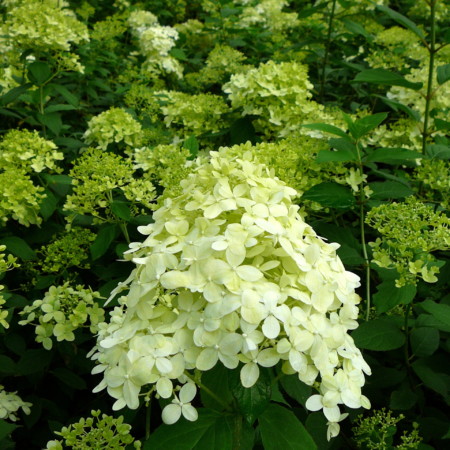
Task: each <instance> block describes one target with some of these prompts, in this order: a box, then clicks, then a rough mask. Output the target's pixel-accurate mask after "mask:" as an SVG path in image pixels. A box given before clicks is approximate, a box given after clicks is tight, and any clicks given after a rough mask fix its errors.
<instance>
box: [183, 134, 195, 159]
mask: <svg viewBox="0 0 450 450" xmlns="http://www.w3.org/2000/svg"><path fill="white" fill-rule="evenodd" d="M183 147H184V148H187V149H188V150H189V153H190V154H191V157H190V158H192V159H194V158H195V157H196V156H197V154H198V149H199V146H198V141H197V138H196V137H195V136H191V137H188V138H187V139H186V140H185V141H184V144H183Z"/></svg>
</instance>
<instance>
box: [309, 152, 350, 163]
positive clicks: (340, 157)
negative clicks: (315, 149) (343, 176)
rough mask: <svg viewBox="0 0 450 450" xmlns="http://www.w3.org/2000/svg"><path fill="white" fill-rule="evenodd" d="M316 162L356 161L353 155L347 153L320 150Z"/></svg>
mask: <svg viewBox="0 0 450 450" xmlns="http://www.w3.org/2000/svg"><path fill="white" fill-rule="evenodd" d="M316 161H317V162H330V161H340V162H348V161H356V158H355V155H353V153H351V152H348V151H345V150H344V151H342V150H338V151H330V150H321V151H320V152H319V153H318V155H317V157H316Z"/></svg>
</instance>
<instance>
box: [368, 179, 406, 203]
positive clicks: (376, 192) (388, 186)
mask: <svg viewBox="0 0 450 450" xmlns="http://www.w3.org/2000/svg"><path fill="white" fill-rule="evenodd" d="M369 188H370V189H371V190H372V191H373V193H372V194H371V195H370V198H372V199H377V200H387V199H393V198H405V197H409V196H410V195H412V194H413V190H412V189H411V188H409V187H408V186H405V185H404V184H402V183H398V182H397V181H375V182H373V183H369Z"/></svg>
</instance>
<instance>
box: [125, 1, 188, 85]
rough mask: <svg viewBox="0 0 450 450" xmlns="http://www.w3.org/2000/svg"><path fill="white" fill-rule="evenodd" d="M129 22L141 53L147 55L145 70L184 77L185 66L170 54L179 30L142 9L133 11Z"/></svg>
mask: <svg viewBox="0 0 450 450" xmlns="http://www.w3.org/2000/svg"><path fill="white" fill-rule="evenodd" d="M128 24H129V25H130V28H131V30H132V33H133V35H134V36H135V37H136V39H137V40H138V44H139V50H140V53H141V54H142V55H143V56H144V57H145V61H144V64H143V68H144V70H147V71H149V72H150V73H155V72H156V73H174V74H175V75H176V76H177V77H178V78H182V76H183V66H182V65H181V64H180V63H179V62H178V61H177V60H176V59H175V58H174V57H173V56H170V54H169V52H170V50H171V49H172V48H173V47H174V46H175V43H176V41H177V40H178V31H177V30H176V29H175V28H172V27H169V26H162V25H160V24H159V23H158V18H157V17H156V16H155V15H154V14H152V13H151V12H149V11H142V10H137V11H133V12H132V13H131V14H130V16H129V18H128Z"/></svg>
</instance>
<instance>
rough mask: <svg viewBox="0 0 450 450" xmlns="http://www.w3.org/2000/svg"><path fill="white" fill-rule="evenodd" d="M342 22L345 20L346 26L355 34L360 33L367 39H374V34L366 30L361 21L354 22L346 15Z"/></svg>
mask: <svg viewBox="0 0 450 450" xmlns="http://www.w3.org/2000/svg"><path fill="white" fill-rule="evenodd" d="M342 22H344V26H345V28H347V30H348V31H350V32H351V33H353V34H360V35H361V36H364V37H365V38H366V39H367V40H369V41H370V40H372V35H371V34H370V33H368V32H367V31H366V29H365V28H364V27H363V26H362V25H361V24H359V23H357V22H353V20H350V19H348V18H347V17H345V18H344V19H342Z"/></svg>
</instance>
